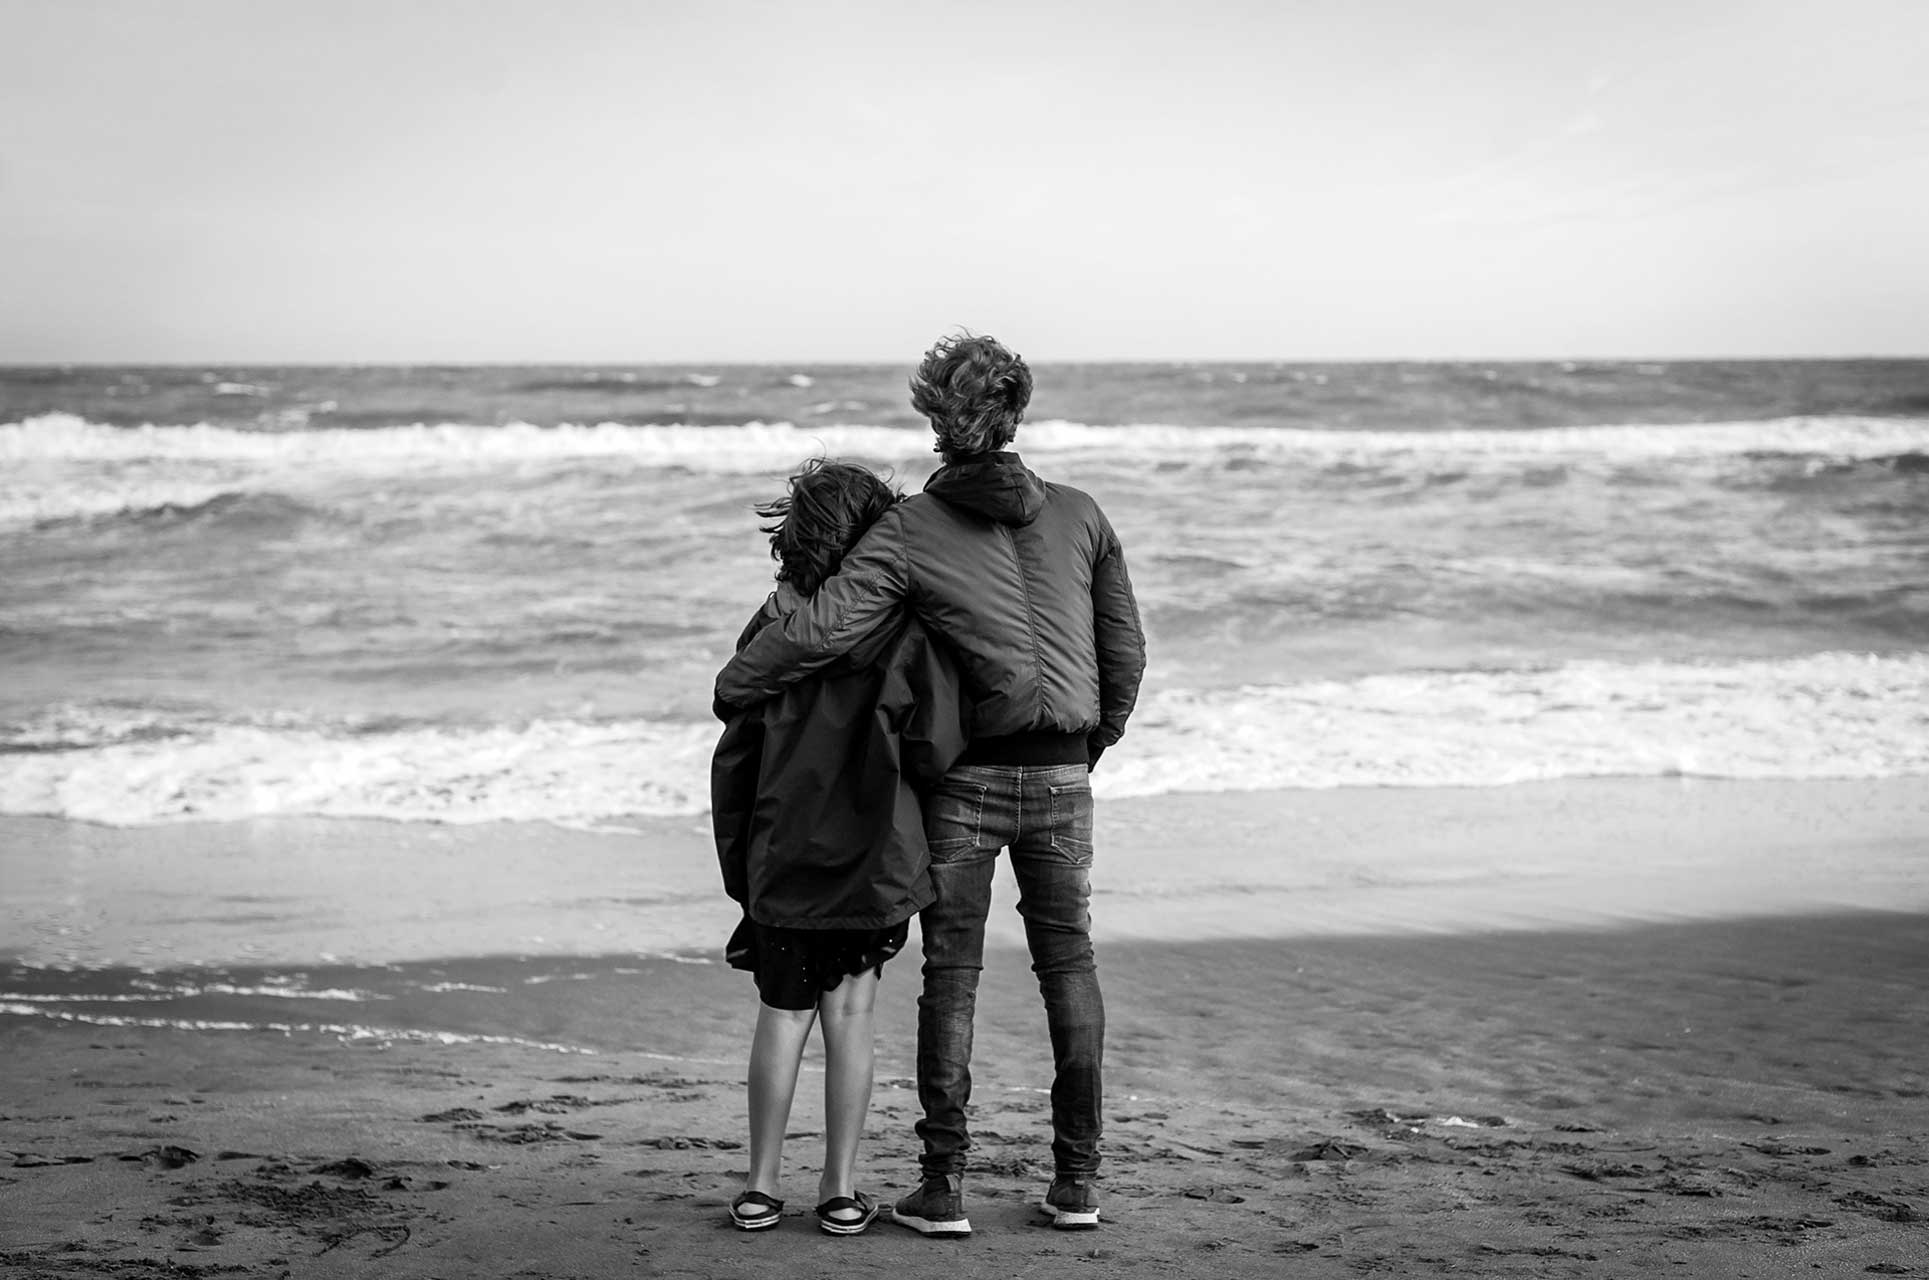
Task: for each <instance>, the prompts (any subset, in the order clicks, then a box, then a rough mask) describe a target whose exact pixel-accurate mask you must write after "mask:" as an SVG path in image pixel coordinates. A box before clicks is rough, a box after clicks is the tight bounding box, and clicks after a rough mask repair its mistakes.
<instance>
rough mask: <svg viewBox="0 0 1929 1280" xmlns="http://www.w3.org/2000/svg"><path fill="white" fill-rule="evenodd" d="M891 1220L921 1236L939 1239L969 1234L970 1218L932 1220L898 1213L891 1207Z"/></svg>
mask: <svg viewBox="0 0 1929 1280" xmlns="http://www.w3.org/2000/svg"><path fill="white" fill-rule="evenodd" d="M891 1221H893V1222H895V1223H897V1224H898V1225H899V1226H900V1227H909V1228H911V1230H913V1231H915V1232H917V1233H918V1234H919V1235H921V1236H935V1237H937V1238H939V1239H946V1238H949V1237H953V1236H968V1235H970V1234H971V1219H969V1218H953V1219H951V1220H950V1221H948V1222H933V1221H931V1219H929V1218H914V1217H912V1216H911V1215H910V1214H908V1213H899V1212H898V1211H897V1210H896V1209H892V1210H891Z"/></svg>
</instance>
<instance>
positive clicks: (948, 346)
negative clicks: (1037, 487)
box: [911, 333, 1031, 461]
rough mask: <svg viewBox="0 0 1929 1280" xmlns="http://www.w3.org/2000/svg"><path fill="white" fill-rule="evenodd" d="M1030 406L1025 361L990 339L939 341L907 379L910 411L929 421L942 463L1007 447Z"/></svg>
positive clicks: (964, 336)
mask: <svg viewBox="0 0 1929 1280" xmlns="http://www.w3.org/2000/svg"><path fill="white" fill-rule="evenodd" d="M1030 403H1031V370H1030V369H1029V368H1027V367H1026V365H1025V361H1024V358H1023V357H1022V356H1020V355H1018V354H1017V353H1016V352H1014V351H1011V350H1009V349H1007V348H1006V347H1005V345H1004V344H1003V343H1001V342H999V341H998V340H997V339H996V338H994V337H991V336H990V335H989V334H973V333H961V334H958V335H957V336H956V337H950V338H941V339H939V340H938V344H937V345H936V346H934V347H932V348H931V350H929V351H927V352H925V353H924V361H923V363H922V364H920V365H918V371H917V373H916V374H914V375H912V378H911V407H912V408H914V409H916V410H917V411H918V412H919V413H921V414H923V415H924V416H925V417H927V418H929V419H930V420H931V429H932V430H933V431H935V432H937V433H938V442H937V445H936V449H937V451H938V452H939V453H941V454H943V455H944V457H945V460H946V461H951V460H953V459H956V458H960V457H965V456H968V455H970V454H975V453H992V452H995V451H996V450H999V449H1002V448H1004V447H1005V446H1006V445H1008V444H1010V443H1011V438H1012V436H1014V435H1015V434H1017V431H1018V424H1019V423H1020V422H1022V421H1024V418H1025V406H1026V405H1028V404H1030Z"/></svg>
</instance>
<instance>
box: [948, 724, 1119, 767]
mask: <svg viewBox="0 0 1929 1280" xmlns="http://www.w3.org/2000/svg"><path fill="white" fill-rule="evenodd" d="M1089 737H1090V735H1089V734H1084V733H1045V732H1042V731H1034V732H1031V733H1006V734H1000V735H998V736H997V737H993V738H973V739H972V740H971V745H970V746H968V747H966V748H965V753H964V754H963V755H962V756H960V757H958V763H959V764H1003V765H1032V766H1044V765H1053V764H1084V763H1086V754H1087V739H1088V738H1089Z"/></svg>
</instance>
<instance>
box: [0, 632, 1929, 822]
mask: <svg viewBox="0 0 1929 1280" xmlns="http://www.w3.org/2000/svg"><path fill="white" fill-rule="evenodd" d="M126 715H127V716H128V717H129V718H130V719H134V718H135V717H136V715H137V713H134V712H128V713H126ZM58 718H59V720H60V724H59V726H58V729H57V731H55V730H54V728H53V727H52V726H40V727H36V726H34V725H21V726H15V727H14V729H13V730H12V731H11V732H10V734H9V736H8V739H7V740H6V741H5V742H0V813H7V814H21V815H27V814H37V815H46V816H53V817H63V818H71V819H79V820H83V821H90V822H100V823H106V824H112V825H117V826H140V825H149V824H158V823H171V822H183V821H219V820H238V819H244V818H253V817H264V816H295V815H314V816H326V817H344V818H348V817H355V818H382V819H392V820H402V821H431V822H448V823H473V822H490V821H546V822H553V823H558V824H563V825H571V826H597V825H606V824H611V823H617V822H620V821H621V820H622V819H623V818H625V817H628V816H630V815H676V814H689V815H695V814H699V813H702V812H703V811H704V810H705V809H706V808H707V805H708V798H709V790H708V772H707V771H708V764H709V757H710V751H711V748H712V747H713V745H714V743H715V741H716V737H717V726H716V725H715V724H713V723H689V722H680V721H669V720H625V721H602V722H580V721H572V720H542V721H536V722H533V723H530V724H526V725H522V726H508V725H501V726H492V727H485V728H462V727H455V726H422V727H404V728H395V729H379V728H378V729H373V730H370V729H367V728H362V729H356V728H353V727H331V726H328V725H322V724H314V725H302V724H299V723H298V722H296V721H294V720H293V719H292V718H290V717H282V718H280V719H277V720H274V721H272V722H268V723H252V724H246V725H233V724H210V723H209V722H207V721H206V720H197V719H193V718H184V719H183V720H182V722H181V723H180V724H179V725H178V729H179V732H178V733H169V732H165V726H163V725H160V724H157V723H156V722H155V720H154V718H153V716H152V715H148V716H147V717H146V718H142V719H140V720H139V732H138V734H137V733H136V732H135V731H134V729H133V728H132V727H131V726H130V725H120V724H117V723H116V722H115V719H114V717H113V716H111V715H108V714H105V713H97V714H95V715H93V716H91V717H89V716H86V715H80V714H77V713H74V712H73V711H71V710H67V711H63V712H61V713H60V716H59V717H58ZM83 724H86V725H90V726H91V730H90V732H91V734H92V735H93V736H92V739H91V742H90V741H89V739H88V738H87V737H84V736H82V735H81V734H79V733H78V732H77V726H80V725H83ZM50 738H52V739H56V740H57V741H58V746H54V745H53V743H52V742H50V741H49V739H50ZM50 748H51V749H50ZM1922 775H1929V655H1923V654H1911V655H1900V656H1887V657H1884V656H1871V655H1862V654H1850V653H1824V654H1815V655H1811V656H1807V657H1801V658H1793V659H1784V660H1778V661H1757V662H1737V663H1706V664H1703V663H1666V662H1654V663H1634V664H1629V663H1609V662H1594V661H1588V662H1573V663H1568V664H1565V665H1562V666H1558V667H1552V668H1548V669H1544V670H1527V671H1460V672H1407V673H1389V674H1382V675H1373V676H1367V677H1364V678H1361V679H1356V680H1345V681H1338V680H1336V681H1320V682H1309V683H1301V684H1281V685H1265V686H1248V687H1244V688H1236V689H1214V690H1192V689H1175V688H1164V689H1161V688H1157V687H1156V686H1154V687H1151V688H1149V689H1148V691H1147V694H1146V696H1145V697H1144V698H1143V699H1142V701H1141V705H1140V707H1139V710H1138V712H1137V714H1136V715H1135V716H1134V718H1133V720H1132V723H1131V726H1130V730H1129V733H1128V735H1127V737H1126V740H1125V741H1124V743H1122V744H1121V745H1120V746H1119V747H1118V748H1117V749H1116V750H1114V751H1112V752H1110V753H1108V754H1107V755H1106V758H1105V762H1104V764H1103V766H1102V767H1101V768H1100V770H1099V771H1098V773H1097V774H1096V775H1095V777H1094V788H1095V790H1096V791H1097V792H1098V793H1099V794H1100V795H1101V796H1114V797H1117V796H1133V795H1154V794H1162V793H1168V792H1179V791H1253V790H1270V789H1274V788H1293V787H1310V788H1330V787H1358V786H1377V787H1387V786H1463V787H1487V786H1504V785H1507V784H1510V783H1515V782H1524V781H1530V780H1538V779H1550V778H1574V777H1606V776H1633V777H1681V776H1693V777H1706V778H1752V779H1760V778H1788V779H1801V778H1884V777H1905V776H1922Z"/></svg>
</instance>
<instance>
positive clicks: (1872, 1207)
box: [1835, 1191, 1922, 1222]
mask: <svg viewBox="0 0 1929 1280" xmlns="http://www.w3.org/2000/svg"><path fill="white" fill-rule="evenodd" d="M1835 1203H1837V1204H1839V1205H1841V1206H1842V1207H1843V1208H1844V1209H1851V1210H1853V1211H1855V1212H1856V1213H1866V1214H1868V1215H1869V1216H1870V1217H1872V1218H1880V1219H1881V1220H1882V1221H1884V1222H1921V1221H1922V1211H1921V1210H1920V1209H1918V1208H1916V1207H1915V1206H1914V1205H1912V1204H1910V1203H1909V1202H1908V1201H1906V1200H1892V1199H1890V1198H1889V1197H1888V1196H1879V1195H1876V1194H1875V1193H1874V1192H1870V1191H1851V1192H1849V1193H1848V1194H1847V1195H1840V1196H1837V1197H1835Z"/></svg>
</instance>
